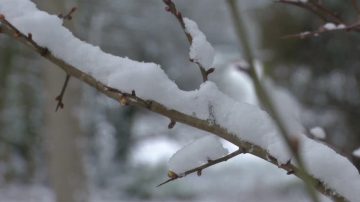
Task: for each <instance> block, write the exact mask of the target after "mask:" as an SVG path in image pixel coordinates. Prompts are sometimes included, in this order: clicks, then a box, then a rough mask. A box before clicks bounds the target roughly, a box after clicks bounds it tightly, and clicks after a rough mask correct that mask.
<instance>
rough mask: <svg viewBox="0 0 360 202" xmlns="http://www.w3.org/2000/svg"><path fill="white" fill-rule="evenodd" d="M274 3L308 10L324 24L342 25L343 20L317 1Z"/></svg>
mask: <svg viewBox="0 0 360 202" xmlns="http://www.w3.org/2000/svg"><path fill="white" fill-rule="evenodd" d="M275 2H277V3H283V4H288V5H293V6H296V7H299V8H303V9H305V10H308V11H309V12H311V13H313V14H315V15H317V16H318V17H319V18H320V19H322V20H323V21H324V22H334V23H336V24H341V23H343V20H342V19H341V18H340V17H339V16H338V15H337V14H335V13H334V12H332V11H331V10H329V9H327V8H325V7H324V6H323V4H321V3H319V2H317V1H311V0H309V1H307V2H301V1H293V0H276V1H275Z"/></svg>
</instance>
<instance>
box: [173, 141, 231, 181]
mask: <svg viewBox="0 0 360 202" xmlns="http://www.w3.org/2000/svg"><path fill="white" fill-rule="evenodd" d="M227 153H228V150H226V149H225V148H224V147H223V145H222V144H221V142H220V141H219V139H218V138H217V137H215V136H212V135H207V136H204V137H202V138H199V139H197V140H195V141H194V142H192V143H190V144H188V145H186V146H185V147H183V148H182V149H180V150H179V151H177V152H176V153H175V154H174V155H173V156H172V157H171V158H170V160H169V170H171V171H173V172H175V173H176V174H181V173H183V172H185V171H187V170H190V169H193V168H196V167H198V166H201V165H203V164H205V163H207V162H208V161H209V160H216V159H218V158H221V157H223V156H225V155H226V154H227Z"/></svg>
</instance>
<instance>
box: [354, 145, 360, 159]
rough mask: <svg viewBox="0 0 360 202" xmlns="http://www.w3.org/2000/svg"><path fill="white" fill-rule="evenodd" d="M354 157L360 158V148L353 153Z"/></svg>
mask: <svg viewBox="0 0 360 202" xmlns="http://www.w3.org/2000/svg"><path fill="white" fill-rule="evenodd" d="M352 155H353V156H355V157H358V158H360V147H359V148H357V149H355V150H354V151H353V153H352Z"/></svg>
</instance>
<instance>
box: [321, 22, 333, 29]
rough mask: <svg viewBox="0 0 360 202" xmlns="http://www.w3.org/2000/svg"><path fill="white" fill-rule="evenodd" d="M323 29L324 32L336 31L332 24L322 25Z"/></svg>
mask: <svg viewBox="0 0 360 202" xmlns="http://www.w3.org/2000/svg"><path fill="white" fill-rule="evenodd" d="M323 27H324V29H326V30H334V29H336V25H335V24H334V23H332V22H328V23H326V24H324V25H323Z"/></svg>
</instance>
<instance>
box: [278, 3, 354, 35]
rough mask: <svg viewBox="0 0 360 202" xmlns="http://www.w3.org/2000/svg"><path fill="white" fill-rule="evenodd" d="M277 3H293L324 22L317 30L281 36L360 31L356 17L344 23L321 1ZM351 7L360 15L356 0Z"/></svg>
mask: <svg viewBox="0 0 360 202" xmlns="http://www.w3.org/2000/svg"><path fill="white" fill-rule="evenodd" d="M276 2H278V3H283V4H288V5H293V6H296V7H299V8H302V9H305V10H307V11H309V12H311V13H313V14H315V15H316V16H318V17H319V18H320V19H321V20H322V21H323V22H324V24H323V25H321V26H320V27H319V28H318V29H317V30H314V31H304V32H301V33H297V34H291V35H286V36H284V37H283V38H300V39H304V38H308V37H314V36H315V37H316V36H319V35H320V34H323V33H327V32H334V31H354V32H360V23H359V21H358V19H355V20H354V22H353V23H346V22H345V20H344V19H343V18H342V17H341V16H340V15H338V14H337V12H335V11H332V10H330V9H329V8H327V7H326V5H325V4H324V3H323V2H322V1H315V0H306V1H302V0H277V1H276ZM351 3H352V7H353V8H354V10H355V12H356V13H357V14H358V16H360V9H359V5H358V3H357V0H352V1H351Z"/></svg>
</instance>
